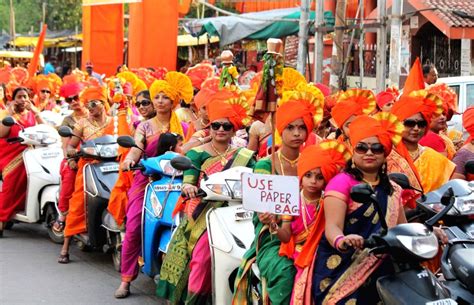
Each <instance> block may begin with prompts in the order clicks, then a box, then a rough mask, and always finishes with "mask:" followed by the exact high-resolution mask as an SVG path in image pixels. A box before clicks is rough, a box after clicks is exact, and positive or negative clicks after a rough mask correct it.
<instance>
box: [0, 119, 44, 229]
mask: <svg viewBox="0 0 474 305" xmlns="http://www.w3.org/2000/svg"><path fill="white" fill-rule="evenodd" d="M5 116H7V113H6V112H5V111H2V112H0V119H2V118H4V117H5ZM15 119H16V121H17V122H18V123H20V124H21V125H22V126H23V127H24V128H27V127H31V126H34V125H36V120H35V115H34V114H33V113H32V112H31V111H29V112H28V113H27V114H26V115H25V116H22V117H19V116H18V117H15ZM20 131H21V128H20V126H18V125H16V124H15V125H13V126H12V127H11V128H10V132H9V133H8V135H7V136H6V137H5V138H0V151H1V152H2V153H1V154H0V172H1V173H2V180H3V185H2V189H1V190H0V221H1V222H5V221H9V220H10V219H11V218H12V217H13V216H14V215H15V213H16V212H18V211H22V210H24V207H25V199H26V185H27V181H26V179H27V177H26V170H25V165H24V164H23V151H24V150H25V149H26V148H27V146H25V145H22V144H21V143H12V144H10V143H7V141H6V140H7V138H13V137H18V134H19V132H20Z"/></svg>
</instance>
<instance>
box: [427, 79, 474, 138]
mask: <svg viewBox="0 0 474 305" xmlns="http://www.w3.org/2000/svg"><path fill="white" fill-rule="evenodd" d="M436 83H445V84H447V85H448V86H449V87H451V88H452V89H453V90H454V91H455V92H456V94H457V95H458V111H459V113H460V114H456V115H454V116H453V118H452V119H451V121H449V122H448V129H451V128H454V129H456V130H459V131H461V132H462V133H463V138H467V136H468V134H467V132H466V131H465V130H464V128H463V127H462V113H463V112H464V111H465V110H466V109H467V108H468V107H470V106H474V75H472V76H455V77H445V78H438V81H437V82H436Z"/></svg>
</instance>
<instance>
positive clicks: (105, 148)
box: [97, 144, 118, 158]
mask: <svg viewBox="0 0 474 305" xmlns="http://www.w3.org/2000/svg"><path fill="white" fill-rule="evenodd" d="M97 146H99V145H97ZM98 150H99V152H100V153H99V154H100V156H101V157H103V158H115V157H117V155H118V144H105V145H100V147H98Z"/></svg>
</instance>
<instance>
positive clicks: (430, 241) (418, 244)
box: [397, 233, 438, 259]
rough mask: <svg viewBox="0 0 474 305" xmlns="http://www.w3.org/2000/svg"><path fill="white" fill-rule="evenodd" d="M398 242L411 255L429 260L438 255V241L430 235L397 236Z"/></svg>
mask: <svg viewBox="0 0 474 305" xmlns="http://www.w3.org/2000/svg"><path fill="white" fill-rule="evenodd" d="M397 239H398V241H400V242H401V243H402V245H403V246H404V247H405V248H407V249H408V250H409V251H411V252H412V253H413V254H415V255H417V256H420V257H422V258H426V259H430V258H433V257H435V255H436V253H438V239H437V238H436V236H435V235H434V234H433V233H431V234H429V235H425V236H407V235H397Z"/></svg>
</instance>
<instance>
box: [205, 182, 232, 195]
mask: <svg viewBox="0 0 474 305" xmlns="http://www.w3.org/2000/svg"><path fill="white" fill-rule="evenodd" d="M206 187H207V188H208V189H210V190H211V191H212V192H213V193H216V194H218V195H223V196H228V197H230V196H231V194H230V192H229V189H228V188H227V185H225V184H206Z"/></svg>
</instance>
